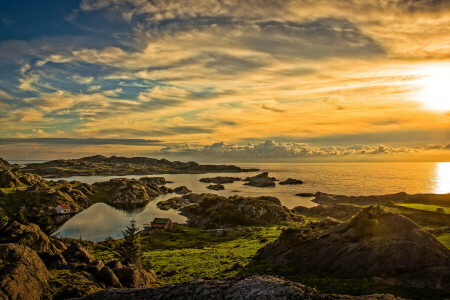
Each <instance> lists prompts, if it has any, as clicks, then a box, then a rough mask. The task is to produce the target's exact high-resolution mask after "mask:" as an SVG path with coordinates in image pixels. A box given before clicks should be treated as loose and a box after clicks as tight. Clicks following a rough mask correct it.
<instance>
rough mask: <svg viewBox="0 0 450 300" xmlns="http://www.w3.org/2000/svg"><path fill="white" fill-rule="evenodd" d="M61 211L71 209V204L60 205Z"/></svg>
mask: <svg viewBox="0 0 450 300" xmlns="http://www.w3.org/2000/svg"><path fill="white" fill-rule="evenodd" d="M58 206H59V207H60V208H61V209H70V206H69V204H60V205H58Z"/></svg>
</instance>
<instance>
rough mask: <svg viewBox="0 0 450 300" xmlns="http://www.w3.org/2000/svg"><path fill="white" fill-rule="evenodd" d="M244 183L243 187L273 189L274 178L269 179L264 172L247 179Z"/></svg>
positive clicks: (267, 174)
mask: <svg viewBox="0 0 450 300" xmlns="http://www.w3.org/2000/svg"><path fill="white" fill-rule="evenodd" d="M244 181H248V182H247V183H244V185H250V186H256V187H273V186H275V181H276V179H275V178H274V177H269V173H267V172H264V173H261V174H258V175H256V176H253V177H247V178H245V179H244Z"/></svg>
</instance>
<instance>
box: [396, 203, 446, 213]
mask: <svg viewBox="0 0 450 300" xmlns="http://www.w3.org/2000/svg"><path fill="white" fill-rule="evenodd" d="M396 205H398V206H403V207H408V208H413V209H418V210H425V211H432V212H436V210H437V209H438V208H442V209H443V210H444V212H445V213H446V214H450V207H445V206H438V205H431V204H420V203H396Z"/></svg>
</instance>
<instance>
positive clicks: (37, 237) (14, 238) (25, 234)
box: [0, 221, 66, 255]
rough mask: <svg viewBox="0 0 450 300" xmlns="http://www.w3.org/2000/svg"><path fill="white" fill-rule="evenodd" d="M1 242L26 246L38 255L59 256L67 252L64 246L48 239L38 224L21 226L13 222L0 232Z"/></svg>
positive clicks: (52, 239)
mask: <svg viewBox="0 0 450 300" xmlns="http://www.w3.org/2000/svg"><path fill="white" fill-rule="evenodd" d="M0 236H1V237H0V240H1V241H2V242H7V243H15V244H17V245H24V246H27V247H29V248H31V249H32V250H34V251H36V252H38V253H44V252H47V253H50V254H52V255H54V254H58V253H59V252H60V251H63V250H65V248H66V247H65V246H64V244H62V243H61V242H59V241H57V240H56V239H54V238H51V237H48V236H47V235H46V234H45V233H44V232H43V231H42V230H41V229H40V228H39V226H38V225H36V224H28V225H24V224H20V223H19V222H17V221H12V222H10V223H9V224H7V225H6V226H5V227H4V228H3V229H1V231H0Z"/></svg>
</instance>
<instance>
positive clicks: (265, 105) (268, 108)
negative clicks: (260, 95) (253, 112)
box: [262, 104, 285, 113]
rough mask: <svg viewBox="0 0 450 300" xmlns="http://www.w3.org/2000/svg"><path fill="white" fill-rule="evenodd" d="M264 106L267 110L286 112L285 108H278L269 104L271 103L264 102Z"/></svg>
mask: <svg viewBox="0 0 450 300" xmlns="http://www.w3.org/2000/svg"><path fill="white" fill-rule="evenodd" d="M262 108H263V109H266V110H270V111H273V112H277V113H281V112H285V110H282V109H278V108H275V107H272V106H269V105H267V104H263V105H262Z"/></svg>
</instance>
